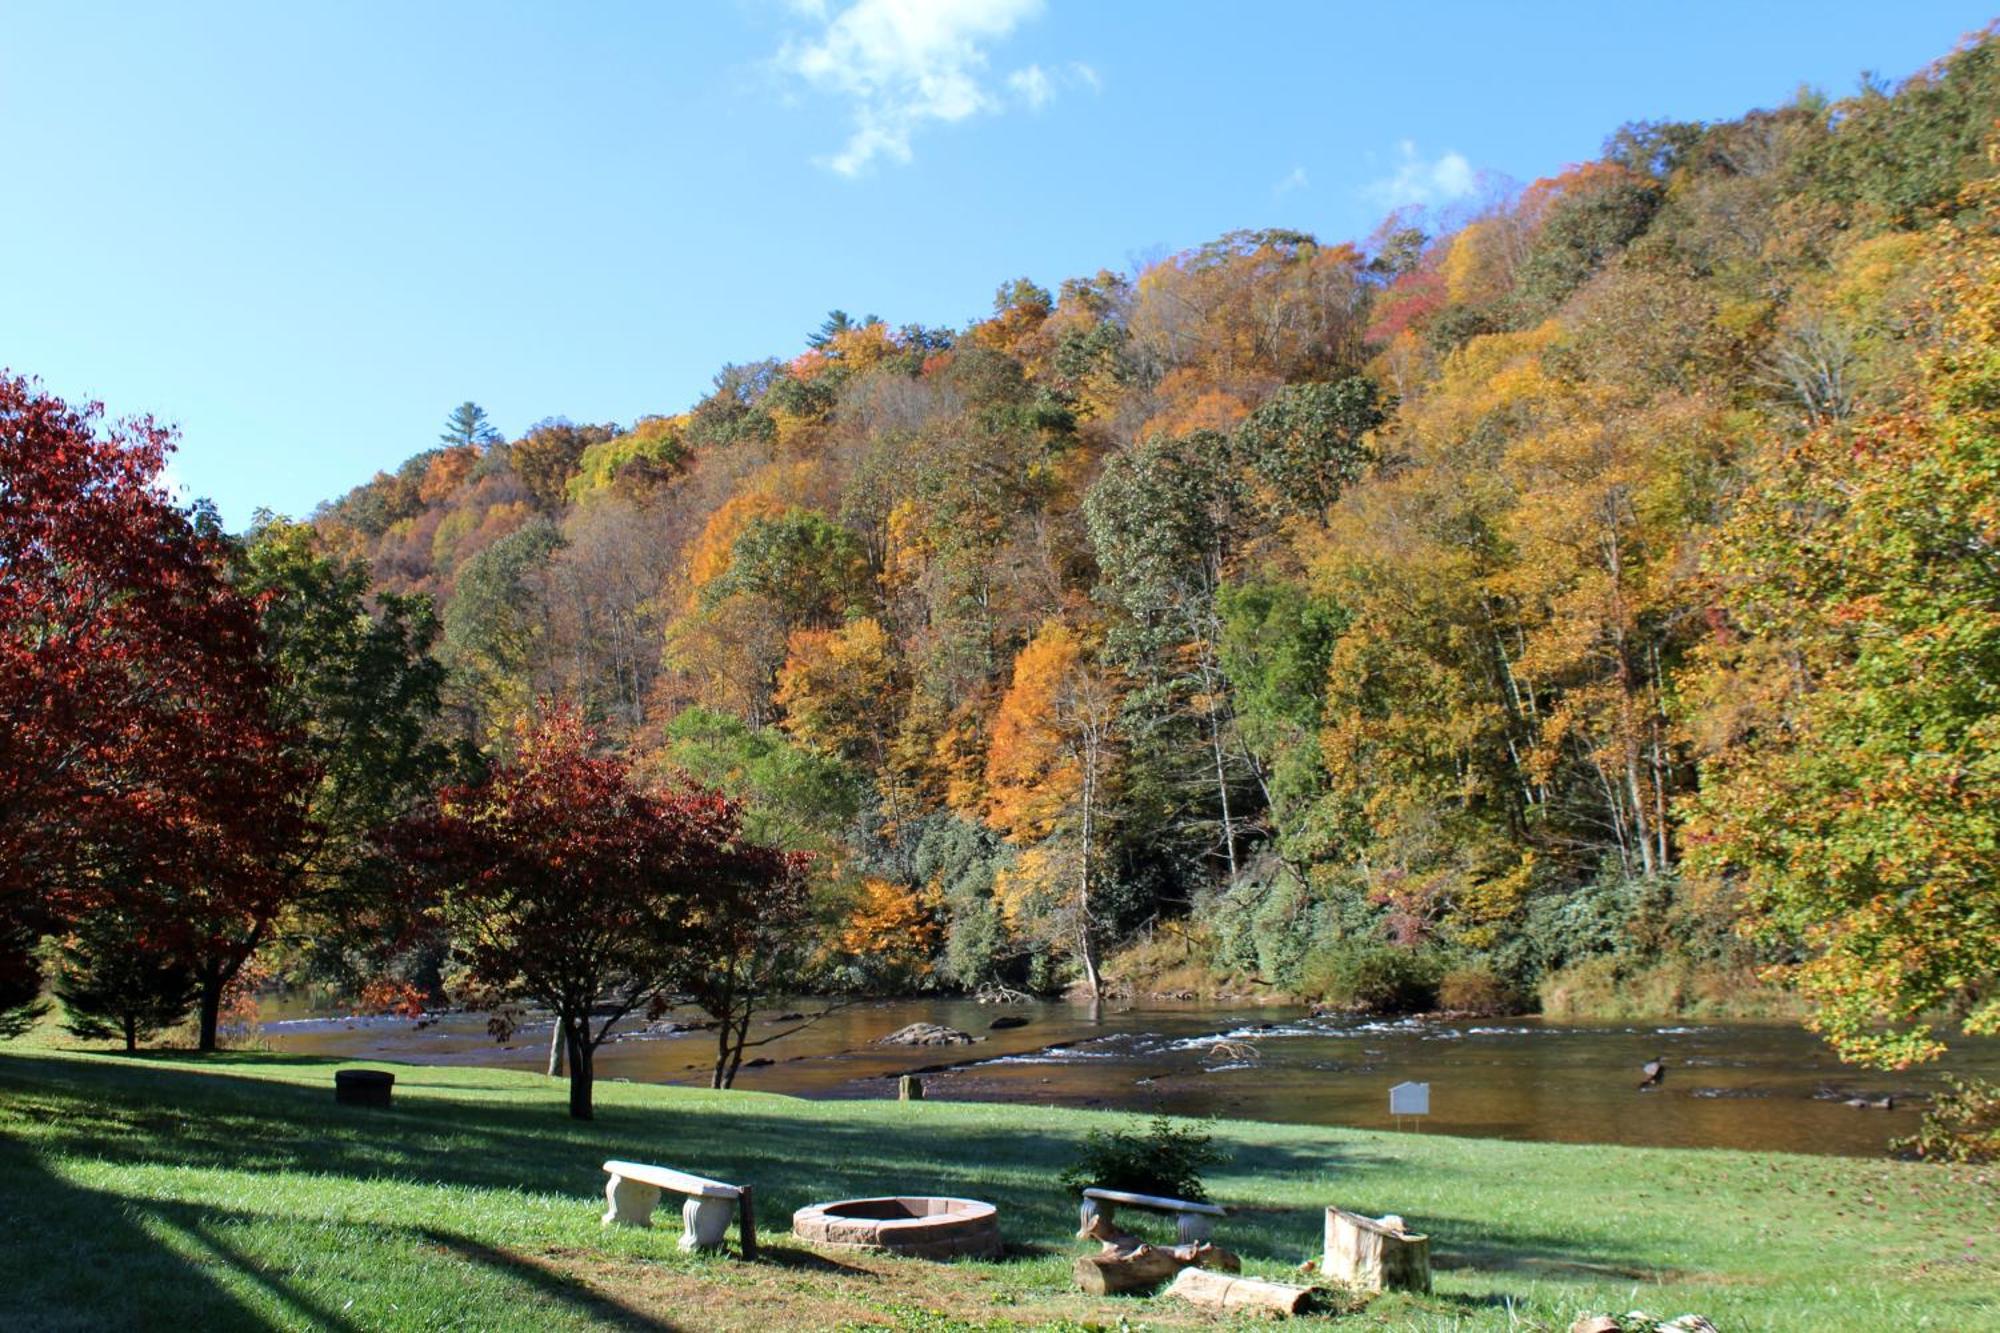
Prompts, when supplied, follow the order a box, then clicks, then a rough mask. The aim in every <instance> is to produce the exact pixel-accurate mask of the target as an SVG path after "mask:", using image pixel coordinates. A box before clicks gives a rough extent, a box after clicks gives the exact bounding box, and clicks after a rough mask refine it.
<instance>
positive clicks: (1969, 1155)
mask: <svg viewBox="0 0 2000 1333" xmlns="http://www.w3.org/2000/svg"><path fill="white" fill-rule="evenodd" d="M1945 1084H1946V1086H1947V1087H1948V1088H1949V1089H1950V1091H1948V1092H1942V1093H1939V1094H1938V1098H1937V1100H1936V1101H1935V1102H1933V1103H1932V1104H1931V1109H1930V1110H1929V1111H1927V1112H1925V1113H1924V1123H1923V1125H1922V1127H1921V1128H1919V1129H1918V1130H1917V1132H1916V1133H1915V1134H1913V1135H1911V1136H1910V1137H1909V1138H1907V1139H1897V1140H1896V1141H1895V1142H1894V1143H1892V1144H1890V1145H1889V1146H1890V1147H1891V1148H1893V1149H1895V1150H1896V1151H1897V1152H1900V1153H1905V1154H1907V1155H1909V1156H1911V1157H1920V1158H1922V1159H1923V1160H1924V1161H1927V1162H1968V1163H1977V1162H1993V1161H2000V1084H1996V1083H1988V1082H1987V1081H1986V1080H1985V1079H1979V1078H1975V1079H1958V1078H1952V1077H1950V1076H1949V1075H1947V1076H1946V1078H1945Z"/></svg>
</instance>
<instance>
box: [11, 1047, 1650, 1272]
mask: <svg viewBox="0 0 2000 1333" xmlns="http://www.w3.org/2000/svg"><path fill="white" fill-rule="evenodd" d="M262 1059H264V1057H257V1060H258V1061H261V1060H262ZM255 1062H256V1061H253V1060H251V1059H244V1060H241V1061H236V1062H230V1063H241V1064H243V1065H246V1066H247V1065H252V1064H254V1063H255ZM286 1063H289V1064H296V1063H297V1062H295V1061H287V1062H286ZM321 1063H322V1064H323V1065H324V1066H325V1068H326V1070H327V1075H326V1080H325V1083H324V1084H323V1085H318V1086H314V1085H300V1084H295V1083H286V1082H274V1081H268V1080H257V1079H254V1078H250V1077H245V1076H241V1075H239V1074H238V1071H236V1070H234V1069H229V1068H223V1069H219V1070H217V1071H216V1072H219V1073H223V1074H225V1075H227V1076H226V1077H223V1078H219V1079H218V1078H213V1077H206V1078H205V1077H203V1076H202V1075H203V1074H204V1073H206V1072H207V1071H206V1070H205V1069H189V1068H186V1067H185V1066H161V1065H153V1064H150V1063H147V1062H143V1061H142V1062H136V1063H133V1062H126V1061H123V1060H120V1061H90V1060H75V1059H64V1058H50V1057H36V1056H30V1055H21V1056H13V1055H9V1056H7V1057H5V1058H0V1096H10V1095H11V1096H15V1097H17V1098H21V1099H29V1100H32V1101H33V1102H35V1106H34V1107H33V1109H32V1111H31V1112H30V1114H32V1115H33V1116H34V1117H35V1118H36V1119H38V1120H39V1121H41V1123H40V1125H39V1127H38V1129H37V1133H36V1136H35V1137H36V1144H37V1147H38V1148H39V1149H40V1150H42V1151H47V1152H50V1153H56V1154H64V1153H73V1154H76V1155H79V1156H87V1157H92V1158H98V1159H103V1160H109V1161H114V1162H132V1163H166V1164H172V1165H190V1166H197V1167H200V1166H209V1167H215V1168H223V1169H234V1170H244V1169H249V1170H265V1171H273V1172H310V1173H320V1174H326V1175H336V1176H344V1177H348V1178H350V1179H357V1180H396V1181H423V1182H426V1183H432V1182H435V1183H439V1184H445V1185H455V1186H460V1187H465V1188H472V1189H483V1190H495V1191H506V1192H509V1193H515V1194H522V1193H527V1194H544V1195H554V1196H570V1197H574V1198H575V1199H576V1200H577V1203H578V1206H579V1208H584V1207H588V1208H592V1209H595V1208H596V1207H597V1203H596V1200H597V1198H598V1196H599V1192H600V1191H601V1189H602V1182H603V1175H602V1172H601V1165H602V1163H603V1162H604V1161H605V1160H607V1159H609V1158H613V1157H623V1158H628V1159H636V1160H639V1161H650V1162H656V1163H658V1164H660V1165H666V1166H674V1167H678V1168H681V1169H683V1170H689V1171H694V1172H697V1173H699V1174H702V1175H707V1176H711V1177H714V1178H718V1179H723V1180H731V1181H735V1182H739V1183H747V1184H753V1185H755V1186H756V1187H757V1195H758V1202H759V1204H760V1205H762V1207H760V1209H759V1211H760V1213H763V1214H764V1217H765V1219H766V1223H767V1225H766V1227H765V1230H766V1232H767V1233H779V1234H781V1233H782V1229H783V1226H784V1221H783V1219H785V1218H786V1217H788V1216H789V1214H790V1213H791V1212H792V1211H793V1210H794V1209H796V1208H798V1207H801V1206H804V1205H805V1204H808V1203H812V1202H820V1201H824V1200H827V1199H836V1198H851V1197H857V1196H866V1195H872V1194H881V1193H888V1192H895V1193H925V1194H944V1195H956V1196H960V1197H969V1198H977V1199H984V1200H988V1201H990V1202H993V1203H995V1204H998V1205H999V1206H1000V1208H1001V1225H1002V1229H1003V1233H1004V1234H1005V1235H1006V1236H1007V1237H1008V1238H1009V1241H1010V1246H1009V1251H1010V1257H1011V1256H1014V1255H1018V1256H1019V1257H1020V1258H1021V1259H1022V1260H1033V1259H1038V1258H1042V1257H1046V1255H1047V1254H1049V1253H1051V1252H1056V1253H1060V1252H1061V1250H1060V1248H1057V1249H1055V1250H1053V1251H1051V1250H1049V1249H1045V1248H1043V1247H1042V1246H1040V1245H1037V1244H1025V1245H1024V1244H1023V1243H1022V1238H1025V1237H1035V1238H1049V1239H1053V1238H1056V1237H1062V1238H1065V1239H1067V1237H1068V1236H1069V1235H1070V1233H1071V1232H1072V1231H1073V1230H1074V1227H1075V1218H1076V1213H1075V1200H1074V1199H1073V1198H1072V1197H1071V1196H1070V1195H1069V1194H1068V1192H1067V1191H1065V1190H1064V1189H1062V1187H1061V1186H1060V1185H1059V1184H1058V1183H1057V1176H1058V1174H1059V1173H1060V1171H1061V1169H1062V1168H1063V1167H1064V1166H1065V1165H1067V1164H1068V1163H1069V1161H1070V1160H1071V1159H1072V1158H1073V1156H1074V1154H1075V1151H1076V1147H1077V1141H1076V1138H1075V1136H1074V1135H1073V1134H1068V1133H1061V1132H1056V1131H1053V1130H1045V1129H1030V1128H1024V1127H1022V1126H1021V1125H1020V1124H1019V1123H1016V1122H1011V1121H1003V1122H1002V1123H1000V1124H996V1125H993V1126H991V1127H986V1126H982V1125H980V1124H978V1123H977V1122H976V1121H973V1122H969V1121H968V1118H967V1116H966V1115H964V1114H954V1115H950V1116H939V1115H935V1114H933V1113H930V1112H926V1111H924V1110H922V1109H919V1108H912V1109H909V1110H907V1111H903V1110H897V1109H895V1108H896V1107H897V1106H898V1105H899V1104H898V1103H890V1102H883V1103H870V1104H869V1105H870V1106H875V1107H880V1108H881V1109H879V1110H871V1111H868V1112H865V1113H863V1114H861V1115H859V1116H843V1117H842V1118H839V1119H833V1118H828V1119H817V1120H816V1119H813V1118H812V1117H811V1116H810V1105H811V1104H794V1106H795V1107H801V1106H802V1107H803V1109H804V1110H805V1112H806V1114H805V1115H803V1116H802V1115H801V1114H800V1113H799V1111H798V1110H796V1109H795V1110H794V1111H793V1112H792V1113H790V1114H780V1113H775V1112H772V1111H768V1110H760V1109H759V1107H760V1105H762V1103H761V1101H760V1099H758V1098H756V1097H755V1096H754V1095H752V1094H746V1095H745V1099H744V1100H743V1101H741V1102H734V1101H731V1100H729V1096H728V1094H723V1095H722V1096H723V1098H724V1100H723V1104H722V1105H721V1106H715V1105H714V1104H712V1103H711V1104H709V1105H707V1106H704V1107H703V1108H702V1109H700V1110H683V1109H677V1108H675V1107H672V1106H645V1107H641V1106H632V1105H627V1104H621V1103H620V1102H618V1101H617V1100H616V1099H613V1100H611V1101H608V1102H606V1103H604V1104H603V1105H602V1106H601V1107H600V1109H599V1114H598V1118H597V1119H596V1120H594V1121H572V1120H569V1119H567V1118H566V1117H565V1116H564V1115H563V1111H562V1105H561V1101H560V1085H558V1084H553V1083H552V1084H551V1085H550V1096H549V1099H548V1101H547V1102H546V1103H539V1102H531V1103H528V1104H526V1105H524V1104H523V1103H522V1101H521V1100H520V1098H518V1097H514V1098H506V1097H502V1096H499V1095H497V1094H496V1095H495V1096H493V1097H490V1098H479V1097H464V1096H457V1097H433V1096H426V1095H425V1094H426V1092H427V1091H429V1089H428V1088H427V1087H426V1086H424V1085H416V1086H412V1087H409V1088H407V1089H403V1088H399V1089H398V1091H397V1095H396V1104H395V1106H394V1107H393V1108H391V1109H387V1110H379V1109H370V1108H360V1107H345V1106H338V1105H336V1104H335V1103H334V1101H333V1096H332V1082H333V1079H332V1073H333V1069H334V1067H335V1066H336V1064H337V1063H341V1062H324V1061H322V1062H321ZM480 1090H481V1091H491V1090H490V1089H480ZM938 1105H939V1106H940V1107H943V1106H947V1105H950V1104H948V1103H939V1104H938ZM843 1109H846V1108H843ZM955 1109H956V1108H955ZM1403 1169H1405V1168H1403V1167H1402V1165H1401V1164H1400V1163H1399V1162H1398V1160H1397V1159H1396V1158H1394V1157H1393V1156H1392V1155H1387V1154H1378V1153H1374V1152H1371V1151H1369V1150H1368V1149H1367V1148H1365V1147H1362V1146H1359V1145H1353V1144H1345V1143H1326V1142H1319V1143H1311V1144H1302V1145H1297V1146H1295V1145H1292V1144H1286V1143H1258V1144H1246V1145H1241V1146H1240V1148H1239V1150H1238V1152H1237V1153H1236V1157H1235V1160H1234V1161H1233V1162H1232V1163H1231V1165H1230V1167H1229V1168H1228V1170H1229V1172H1230V1174H1232V1175H1250V1174H1253V1173H1255V1174H1259V1175H1262V1176H1263V1177H1264V1178H1265V1179H1275V1180H1295V1181H1318V1180H1320V1179H1323V1178H1328V1177H1331V1178H1334V1179H1337V1180H1338V1181H1339V1182H1340V1184H1339V1188H1340V1192H1341V1194H1342V1195H1343V1196H1344V1198H1345V1200H1346V1201H1347V1202H1349V1203H1350V1204H1351V1203H1353V1202H1354V1201H1356V1200H1365V1199H1367V1198H1368V1196H1370V1195H1376V1194H1383V1193H1388V1192H1389V1191H1390V1189H1391V1187H1392V1183H1393V1181H1394V1173H1395V1172H1397V1171H1400V1170H1403ZM1221 1197H1222V1201H1223V1202H1225V1203H1239V1202H1240V1203H1243V1204H1247V1205H1250V1206H1248V1207H1246V1208H1244V1209H1243V1210H1242V1211H1240V1212H1238V1213H1237V1214H1236V1215H1235V1216H1232V1217H1231V1218H1229V1219H1227V1220H1226V1221H1225V1222H1224V1224H1223V1226H1222V1227H1221V1228H1219V1229H1218V1240H1220V1241H1221V1242H1222V1243H1224V1244H1225V1245H1227V1246H1228V1247H1229V1248H1231V1249H1234V1250H1237V1251H1238V1252H1239V1253H1243V1254H1245V1255H1246V1256H1263V1257H1270V1258H1295V1257H1297V1256H1298V1255H1300V1254H1303V1253H1307V1252H1310V1251H1313V1250H1317V1248H1318V1246H1319V1240H1320V1226H1321V1215H1322V1214H1321V1208H1322V1205H1321V1204H1319V1203H1291V1202H1288V1201H1277V1202H1264V1201H1260V1200H1254V1199H1246V1200H1237V1199H1232V1198H1230V1197H1229V1192H1228V1191H1227V1189H1226V1188H1225V1189H1224V1190H1223V1191H1221ZM1328 1201H1329V1202H1331V1200H1328ZM1135 1220H1141V1219H1140V1218H1139V1216H1138V1215H1135ZM1423 1222H1424V1224H1425V1226H1426V1227H1427V1228H1428V1229H1431V1230H1432V1231H1433V1232H1435V1233H1440V1234H1444V1235H1449V1236H1451V1237H1452V1238H1453V1241H1454V1243H1453V1245H1452V1247H1451V1248H1450V1249H1449V1250H1442V1249H1441V1251H1440V1257H1441V1258H1443V1257H1445V1256H1447V1255H1448V1256H1449V1258H1450V1259H1452V1260H1460V1261H1462V1262H1463V1263H1464V1264H1465V1265H1467V1266H1471V1267H1476V1268H1478V1269H1482V1270H1489V1271H1490V1270H1498V1271H1520V1272H1524V1273H1535V1272H1539V1273H1541V1274H1542V1275H1544V1276H1549V1277H1557V1276H1561V1275H1562V1273H1563V1270H1564V1269H1565V1268H1568V1269H1572V1270H1574V1271H1575V1272H1576V1274H1577V1275H1579V1276H1586V1277H1597V1278H1600V1279H1602V1278H1604V1277H1606V1276H1610V1275H1613V1274H1618V1273H1632V1272H1637V1271H1644V1272H1647V1273H1649V1274H1650V1273H1652V1272H1654V1271H1656V1270H1653V1269H1651V1268H1649V1267H1648V1266H1646V1265H1645V1264H1644V1263H1643V1262H1642V1261H1639V1260H1638V1259H1637V1258H1636V1256H1634V1255H1631V1254H1628V1253H1624V1252H1622V1251H1620V1250H1619V1249H1617V1248H1615V1247H1614V1246H1612V1245H1610V1244H1608V1243H1604V1242H1602V1241H1600V1242H1599V1243H1591V1242H1588V1241H1584V1240H1580V1239H1578V1238H1577V1237H1576V1236H1574V1235H1569V1236H1552V1235H1547V1234H1540V1233H1531V1232H1526V1231H1522V1230H1518V1229H1508V1228H1503V1227H1500V1226H1496V1225H1495V1224H1493V1223H1490V1222H1486V1221H1476V1220H1469V1219H1443V1218H1435V1219H1434V1218H1425V1219H1423Z"/></svg>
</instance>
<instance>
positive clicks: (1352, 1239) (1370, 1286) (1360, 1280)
mask: <svg viewBox="0 0 2000 1333" xmlns="http://www.w3.org/2000/svg"><path fill="white" fill-rule="evenodd" d="M1319 1271H1320V1273H1321V1274H1322V1275H1323V1276H1326V1277H1330V1278H1332V1279H1334V1280H1335V1281H1336V1282H1343V1283H1345V1284H1347V1285H1348V1286H1350V1287H1354V1288H1356V1289H1358V1290H1360V1291H1392V1290H1393V1291H1414V1292H1429V1291H1430V1289H1431V1240H1430V1237H1429V1236H1418V1235H1413V1234H1411V1233H1410V1232H1409V1231H1408V1230H1406V1229H1405V1228H1404V1226H1403V1219H1402V1218H1400V1217H1384V1218H1381V1219H1379V1220H1378V1219H1376V1218H1372V1217H1363V1216H1361V1214H1359V1213H1350V1212H1348V1211H1347V1210H1346V1209H1344V1208H1329V1209H1327V1210H1326V1252H1325V1254H1324V1255H1323V1256H1322V1257H1321V1259H1320V1263H1319Z"/></svg>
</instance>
